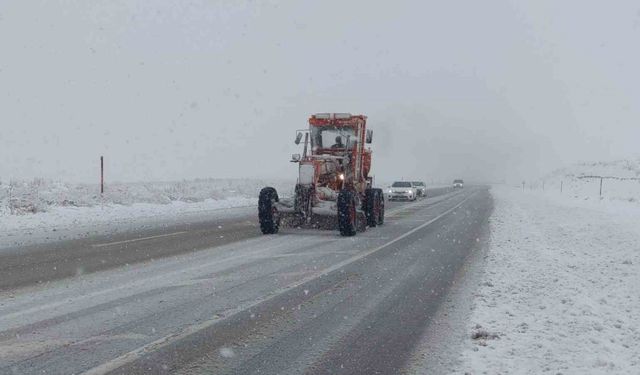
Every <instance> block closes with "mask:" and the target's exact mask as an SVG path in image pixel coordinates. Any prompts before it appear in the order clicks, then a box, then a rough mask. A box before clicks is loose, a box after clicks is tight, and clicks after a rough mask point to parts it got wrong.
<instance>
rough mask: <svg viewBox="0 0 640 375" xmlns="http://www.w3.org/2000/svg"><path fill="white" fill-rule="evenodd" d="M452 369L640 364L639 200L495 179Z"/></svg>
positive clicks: (558, 369) (595, 368)
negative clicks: (476, 281)
mask: <svg viewBox="0 0 640 375" xmlns="http://www.w3.org/2000/svg"><path fill="white" fill-rule="evenodd" d="M492 194H493V196H494V201H495V211H494V214H493V216H492V218H491V223H490V227H491V238H490V248H489V251H488V258H487V260H486V262H487V264H486V270H485V273H484V275H483V276H482V281H481V283H480V286H479V289H478V292H477V294H476V295H475V298H474V301H473V311H472V315H471V320H470V323H468V336H467V338H466V342H465V343H464V349H463V353H462V355H461V358H460V361H459V367H458V368H457V369H456V371H455V372H456V373H469V374H540V373H549V374H638V373H640V346H638V342H640V294H639V293H638V286H640V207H638V206H637V205H636V204H630V203H626V204H624V203H622V202H617V203H618V204H615V203H616V202H604V201H603V202H585V201H576V200H571V199H567V197H566V196H564V197H563V196H559V195H551V196H550V195H544V194H540V193H533V192H523V191H521V190H518V189H514V188H510V187H504V186H501V187H494V188H492Z"/></svg>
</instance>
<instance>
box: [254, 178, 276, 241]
mask: <svg viewBox="0 0 640 375" xmlns="http://www.w3.org/2000/svg"><path fill="white" fill-rule="evenodd" d="M276 202H278V193H277V192H276V189H274V188H272V187H266V188H264V189H262V190H260V195H259V196H258V220H259V221H260V230H261V231H262V233H263V234H275V233H278V230H279V229H280V213H279V212H278V208H277V207H276V205H275V203H276Z"/></svg>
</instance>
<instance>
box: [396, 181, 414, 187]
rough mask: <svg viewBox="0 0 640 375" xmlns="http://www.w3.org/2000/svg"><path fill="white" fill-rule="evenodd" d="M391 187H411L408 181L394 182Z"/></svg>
mask: <svg viewBox="0 0 640 375" xmlns="http://www.w3.org/2000/svg"><path fill="white" fill-rule="evenodd" d="M391 187H411V182H408V181H396V182H394V183H393V184H392V185H391Z"/></svg>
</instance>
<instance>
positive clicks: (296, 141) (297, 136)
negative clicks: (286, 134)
mask: <svg viewBox="0 0 640 375" xmlns="http://www.w3.org/2000/svg"><path fill="white" fill-rule="evenodd" d="M301 140H302V132H298V134H296V140H295V141H293V142H294V143H295V144H297V145H299V144H300V141H301Z"/></svg>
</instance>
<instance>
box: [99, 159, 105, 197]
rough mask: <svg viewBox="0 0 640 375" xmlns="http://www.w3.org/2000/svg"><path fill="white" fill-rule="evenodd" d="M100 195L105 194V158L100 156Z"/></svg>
mask: <svg viewBox="0 0 640 375" xmlns="http://www.w3.org/2000/svg"><path fill="white" fill-rule="evenodd" d="M100 194H104V157H103V156H100Z"/></svg>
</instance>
